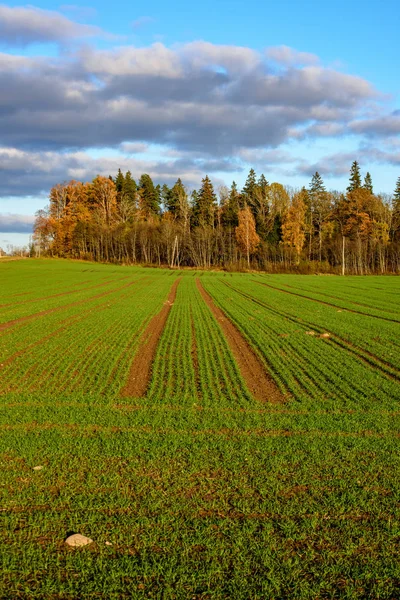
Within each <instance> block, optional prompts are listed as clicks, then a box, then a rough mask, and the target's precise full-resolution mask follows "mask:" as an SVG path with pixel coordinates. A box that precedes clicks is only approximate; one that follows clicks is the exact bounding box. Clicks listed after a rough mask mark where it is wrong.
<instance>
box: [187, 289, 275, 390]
mask: <svg viewBox="0 0 400 600" xmlns="http://www.w3.org/2000/svg"><path fill="white" fill-rule="evenodd" d="M196 285H197V288H198V290H199V292H200V294H201V295H202V297H203V299H204V301H205V302H206V304H207V306H208V307H209V308H210V310H211V312H212V313H213V315H214V316H215V318H216V320H217V321H218V323H219V325H220V326H221V328H222V331H223V332H224V335H225V337H226V340H227V342H228V344H229V347H230V349H231V351H232V354H233V356H234V358H235V360H236V363H237V365H238V367H239V370H240V373H241V375H242V377H243V379H244V380H245V382H246V385H247V387H248V389H249V391H250V392H251V393H252V394H253V396H254V398H255V399H256V400H259V401H261V402H284V401H285V397H284V395H283V394H282V392H281V391H280V389H279V388H278V386H277V385H276V383H275V382H274V380H273V379H272V377H270V376H269V375H268V373H266V371H265V366H264V364H263V363H262V361H261V359H260V358H259V357H258V356H257V354H256V353H255V351H254V350H253V348H252V347H251V346H250V344H249V343H248V342H247V340H245V339H244V337H243V336H242V334H241V333H240V331H239V330H238V329H237V328H236V327H235V325H234V324H233V323H232V322H231V321H230V320H229V319H228V318H227V316H226V315H225V313H224V312H223V311H222V310H221V309H220V308H219V307H218V306H217V305H216V304H214V301H213V299H212V298H211V296H210V295H209V294H208V293H207V292H206V290H205V289H204V288H203V286H202V284H201V282H200V280H199V279H196Z"/></svg>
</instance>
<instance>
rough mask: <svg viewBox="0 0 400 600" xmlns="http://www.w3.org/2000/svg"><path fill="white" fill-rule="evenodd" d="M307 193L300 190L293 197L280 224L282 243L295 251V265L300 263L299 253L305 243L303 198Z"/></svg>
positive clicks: (304, 207)
mask: <svg viewBox="0 0 400 600" xmlns="http://www.w3.org/2000/svg"><path fill="white" fill-rule="evenodd" d="M306 193H307V192H306V191H305V190H302V191H301V192H298V193H297V194H295V195H294V196H293V200H292V204H291V205H290V208H289V209H288V211H287V212H286V214H285V217H284V219H283V223H282V242H283V244H284V245H285V246H288V247H289V248H294V249H295V251H296V264H299V262H300V255H301V251H302V249H303V246H304V241H305V237H306V235H305V215H306V204H305V202H304V197H305V194H306Z"/></svg>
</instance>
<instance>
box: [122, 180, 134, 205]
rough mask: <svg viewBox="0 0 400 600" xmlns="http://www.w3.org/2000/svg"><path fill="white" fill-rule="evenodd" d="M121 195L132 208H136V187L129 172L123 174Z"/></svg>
mask: <svg viewBox="0 0 400 600" xmlns="http://www.w3.org/2000/svg"><path fill="white" fill-rule="evenodd" d="M122 194H123V196H124V198H126V200H127V201H128V202H129V204H130V205H131V206H132V207H134V208H137V186H136V181H135V180H134V179H133V177H132V173H131V172H130V171H127V172H126V173H125V179H124V184H123V188H122Z"/></svg>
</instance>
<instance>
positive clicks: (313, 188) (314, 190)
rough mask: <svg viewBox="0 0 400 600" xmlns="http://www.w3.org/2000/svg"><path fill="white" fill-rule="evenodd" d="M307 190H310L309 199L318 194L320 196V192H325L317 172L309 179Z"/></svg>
mask: <svg viewBox="0 0 400 600" xmlns="http://www.w3.org/2000/svg"><path fill="white" fill-rule="evenodd" d="M309 189H310V195H311V197H313V196H314V197H315V196H317V195H318V194H321V193H322V192H325V191H326V190H325V185H324V182H323V179H322V177H321V175H320V174H319V173H318V171H315V173H314V175H313V177H312V179H311V182H310V186H309Z"/></svg>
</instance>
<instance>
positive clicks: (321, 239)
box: [32, 161, 400, 274]
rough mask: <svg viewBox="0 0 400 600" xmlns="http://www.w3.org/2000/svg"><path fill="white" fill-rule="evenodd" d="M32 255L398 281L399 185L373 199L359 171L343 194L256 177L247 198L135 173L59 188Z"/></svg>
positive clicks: (41, 220)
mask: <svg viewBox="0 0 400 600" xmlns="http://www.w3.org/2000/svg"><path fill="white" fill-rule="evenodd" d="M32 253H33V254H34V255H36V256H55V257H65V258H78V259H87V260H93V261H99V262H111V263H120V264H142V265H144V264H145V265H157V266H161V265H164V266H167V265H168V266H170V267H197V268H221V269H225V270H231V271H234V270H246V269H255V270H263V271H267V272H298V273H342V274H370V273H376V274H384V273H399V272H400V177H399V178H398V180H397V183H396V186H395V190H394V193H393V195H392V196H389V195H386V194H376V193H374V189H373V183H372V177H371V175H370V173H368V172H367V173H366V175H365V176H364V177H363V176H362V174H361V170H360V165H359V164H358V162H357V161H354V162H353V164H352V165H351V169H350V177H349V185H348V187H347V189H346V191H345V192H338V191H327V189H326V187H325V184H324V181H323V179H322V177H321V175H320V174H319V173H318V172H316V173H315V174H314V176H313V177H312V179H311V182H310V183H309V185H308V186H307V187H303V188H301V189H292V188H288V187H285V186H284V185H282V184H280V183H276V182H274V183H269V182H268V181H267V179H266V177H265V176H264V175H261V176H259V177H258V176H257V174H256V172H255V170H254V169H251V170H250V172H249V174H248V177H247V180H246V182H245V185H244V187H243V189H242V190H239V189H238V186H237V185H236V183H235V182H233V183H232V185H231V187H230V188H228V187H226V186H220V188H219V189H218V190H215V189H214V186H213V184H212V182H211V180H210V178H209V177H208V176H207V175H206V176H205V177H204V179H203V180H202V185H201V187H200V189H198V190H193V191H188V189H187V188H186V187H185V185H184V184H183V182H182V181H181V179H178V180H177V181H176V183H175V184H174V185H173V186H172V187H169V186H168V185H166V184H164V185H155V183H154V182H153V180H152V178H151V177H150V175H148V174H143V175H141V177H140V178H139V179H138V181H135V179H134V178H133V176H132V174H131V172H130V171H128V172H127V173H125V175H124V174H123V173H122V172H121V170H119V171H118V174H117V175H116V176H115V177H112V176H109V177H108V178H107V177H103V176H100V175H99V176H97V177H96V178H95V179H94V180H93V181H92V182H79V181H74V180H72V181H69V182H64V183H59V184H57V185H55V186H54V187H53V188H52V189H51V191H50V195H49V205H48V207H46V208H45V209H43V210H40V211H38V212H37V214H36V220H35V226H34V235H33V245H32Z"/></svg>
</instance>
